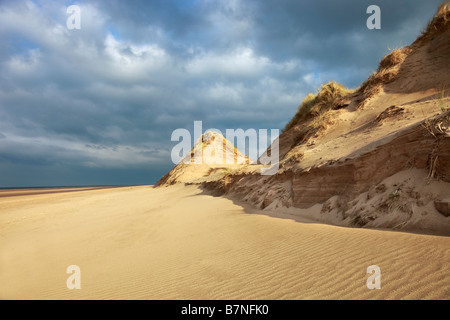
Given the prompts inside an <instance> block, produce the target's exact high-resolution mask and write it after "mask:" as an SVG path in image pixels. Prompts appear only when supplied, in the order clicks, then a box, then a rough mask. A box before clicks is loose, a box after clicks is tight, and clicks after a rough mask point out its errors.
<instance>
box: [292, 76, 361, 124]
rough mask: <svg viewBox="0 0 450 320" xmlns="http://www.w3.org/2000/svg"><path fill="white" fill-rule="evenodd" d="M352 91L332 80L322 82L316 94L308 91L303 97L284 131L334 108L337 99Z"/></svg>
mask: <svg viewBox="0 0 450 320" xmlns="http://www.w3.org/2000/svg"><path fill="white" fill-rule="evenodd" d="M352 92H353V90H351V89H348V88H346V87H345V86H344V85H342V84H340V83H337V82H334V81H331V82H329V83H326V84H323V85H322V86H321V87H320V89H319V90H318V91H317V93H316V94H314V93H309V94H308V95H307V96H306V97H305V99H304V100H303V101H302V103H301V104H300V106H299V107H298V110H297V113H296V114H295V116H294V118H292V120H291V121H289V123H288V124H287V125H286V127H285V128H284V131H287V130H289V129H291V128H292V127H294V126H295V125H296V124H297V123H299V122H300V121H302V120H307V119H312V118H315V117H318V116H320V115H322V114H323V113H324V112H326V111H328V110H331V109H335V107H336V106H337V104H338V102H339V100H341V99H342V98H343V97H345V96H346V95H348V94H350V93H352Z"/></svg>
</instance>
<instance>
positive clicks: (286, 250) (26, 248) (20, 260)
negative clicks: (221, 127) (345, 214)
mask: <svg viewBox="0 0 450 320" xmlns="http://www.w3.org/2000/svg"><path fill="white" fill-rule="evenodd" d="M449 261H450V237H442V236H431V235H420V234H413V233H402V232H393V231H381V230H368V229H350V228H342V227H335V226H331V225H325V224H318V223H307V222H296V221H293V220H291V219H285V218H277V217H270V216H267V215H262V214H257V213H255V212H254V211H251V212H250V211H244V209H243V208H242V207H240V206H237V205H235V204H233V202H232V201H231V200H228V199H225V198H215V197H212V196H208V195H203V194H201V190H199V189H198V188H196V187H194V186H189V187H183V186H174V187H170V188H159V189H153V188H151V187H127V188H118V189H109V190H108V189H105V190H93V191H81V192H71V193H58V194H43V195H29V196H16V197H4V198H0V298H2V299H450V264H449ZM69 265H78V266H79V267H80V268H81V289H80V290H76V289H75V290H69V289H67V287H66V280H67V278H68V277H69V275H68V274H66V268H67V266H69ZM370 265H378V266H379V267H380V269H381V289H380V290H369V289H368V288H367V287H366V281H367V278H368V277H369V275H368V274H366V269H367V267H368V266H370Z"/></svg>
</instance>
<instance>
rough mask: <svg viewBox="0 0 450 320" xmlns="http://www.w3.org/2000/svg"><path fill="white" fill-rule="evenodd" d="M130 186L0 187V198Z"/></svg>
mask: <svg viewBox="0 0 450 320" xmlns="http://www.w3.org/2000/svg"><path fill="white" fill-rule="evenodd" d="M135 186H136V185H130V186H86V187H25V188H20V187H19V188H0V198H5V197H16V196H30V195H40V194H52V193H64V192H77V191H90V190H101V189H112V188H126V187H135Z"/></svg>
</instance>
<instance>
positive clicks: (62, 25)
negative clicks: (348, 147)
mask: <svg viewBox="0 0 450 320" xmlns="http://www.w3.org/2000/svg"><path fill="white" fill-rule="evenodd" d="M439 2H440V1H435V0H433V1H414V0H409V1H408V0H398V1H387V0H385V1H375V0H374V1H366V0H361V1H360V0H355V1H335V0H322V1H301V0H278V1H272V0H258V1H247V0H245V1H240V0H232V1H229V0H223V1H212V0H192V1H187V0H177V1H167V0H152V1H143V0H142V1H139V0H135V1H121V0H108V1H105V0H95V1H80V2H79V3H78V4H79V5H80V7H81V10H82V11H81V18H82V20H81V29H80V30H68V29H67V28H66V19H67V17H68V15H67V13H66V8H67V6H68V5H70V4H72V2H66V3H65V2H59V3H57V2H55V1H50V0H48V1H47V0H35V1H25V0H22V1H3V2H1V3H0V42H1V44H2V45H1V46H0V70H1V72H0V132H1V133H0V167H3V170H0V171H1V172H2V176H1V178H0V185H3V186H5V185H8V183H11V181H15V182H14V183H15V184H16V185H20V181H24V183H25V181H27V182H26V183H27V184H29V183H30V182H29V181H32V178H31V177H34V178H36V179H38V180H39V181H40V182H39V181H37V182H36V184H37V185H42V184H44V183H48V184H52V183H53V184H54V183H55V182H56V181H59V182H58V184H64V183H62V182H61V181H63V180H58V179H52V178H51V177H49V178H48V179H49V180H48V181H47V182H45V181H44V180H45V178H44V177H45V175H46V174H47V175H58V176H60V177H66V178H67V179H69V177H72V178H73V177H74V175H72V174H68V173H66V174H63V173H62V172H63V169H62V168H65V170H70V171H71V170H75V171H77V170H78V171H79V172H85V173H86V172H90V173H92V172H94V171H95V170H98V172H100V171H101V172H102V173H101V174H99V175H98V176H97V177H98V179H99V180H98V181H99V182H97V183H95V182H93V180H92V179H90V178H89V179H88V178H87V177H88V176H89V177H93V176H95V175H89V174H86V175H84V177H85V178H86V180H85V181H86V183H93V184H102V183H103V182H104V183H107V182H111V181H123V183H129V182H125V181H130V179H126V178H124V176H123V172H124V171H123V170H125V169H129V170H139V169H141V170H142V172H143V174H144V172H145V173H146V174H150V176H149V182H148V183H153V182H155V180H156V179H157V178H159V177H160V176H161V175H163V174H164V173H165V172H164V171H166V170H167V169H169V168H170V166H172V165H173V164H171V162H170V150H171V148H172V147H173V145H174V143H173V142H171V141H170V136H171V133H172V131H173V130H174V129H176V128H187V129H189V130H192V127H193V122H194V120H202V121H203V128H204V129H207V128H212V127H214V128H218V129H220V130H223V131H224V130H225V129H226V128H244V129H246V128H282V127H283V126H284V124H285V123H287V122H288V121H289V120H290V118H291V117H292V116H293V114H294V113H295V111H296V108H297V105H298V104H299V103H300V102H301V100H302V99H303V97H304V95H305V94H307V93H308V92H310V91H314V90H315V89H316V88H317V87H318V86H319V85H320V84H321V83H323V82H326V81H330V80H337V81H340V82H342V83H344V84H345V85H347V86H351V87H356V86H357V85H359V84H360V83H361V82H362V81H363V80H364V79H365V78H367V76H368V75H369V74H370V72H371V71H372V70H373V69H375V68H376V67H377V64H378V61H379V60H380V58H381V57H382V56H383V55H385V54H386V53H388V52H389V48H391V49H393V48H396V47H399V46H403V45H407V44H409V43H410V42H412V41H413V40H414V39H415V38H416V36H417V35H418V34H419V33H420V31H421V30H422V29H423V27H424V26H425V24H426V22H427V21H428V20H429V19H430V18H431V16H432V14H433V13H434V12H435V10H436V7H437V5H438V3H439ZM370 4H378V5H379V6H380V7H381V11H382V29H381V30H368V29H367V28H366V19H367V17H368V15H367V14H366V8H367V6H368V5H370ZM15 166H16V167H15ZM35 166H36V167H39V168H40V169H39V170H40V171H41V172H45V173H46V174H32V173H31V171H32V170H33V168H34V167H35ZM6 167H8V170H6V169H4V168H6ZM25 167H26V170H24V171H22V174H20V175H19V174H18V171H20V170H21V169H20V168H25ZM14 168H16V169H14ZM154 168H159V169H158V170H160V171H158V170H156V169H154ZM0 169H2V168H0ZM150 169H151V170H150ZM114 170H117V171H116V172H117V176H116V177H113V178H106V173H108V174H111V175H114ZM121 170H122V171H121ZM119 171H120V173H119ZM23 172H28V173H29V177H30V178H28V179H25V178H24V174H23ZM130 172H131V171H130ZM133 172H138V171H133ZM16 174H17V176H18V177H20V179H22V180H20V179H19V180H18V181H19V182H17V181H16V179H15V178H14V176H15V175H16ZM81 176H83V175H82V174H80V175H79V176H78V178H77V179H78V180H76V181H81V180H79V179H80V177H81ZM130 176H132V174H130ZM2 179H3V180H2ZM61 179H64V178H61ZM138 180H139V179H138ZM138 180H136V181H138ZM74 181H75V180H74ZM102 181H103V182H102ZM139 181H141V180H139ZM77 183H78V182H77ZM66 184H70V180H68V182H67V183H66Z"/></svg>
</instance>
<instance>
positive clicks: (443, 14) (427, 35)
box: [417, 1, 450, 42]
mask: <svg viewBox="0 0 450 320" xmlns="http://www.w3.org/2000/svg"><path fill="white" fill-rule="evenodd" d="M448 30H450V2H448V1H446V2H443V3H441V5H440V6H439V8H438V10H437V12H436V14H435V15H434V17H433V19H431V20H430V22H428V25H427V27H426V28H425V30H424V31H422V35H421V36H420V37H419V38H418V39H417V41H419V42H420V41H424V40H430V39H432V38H433V37H435V36H437V35H439V34H441V33H443V32H445V31H448Z"/></svg>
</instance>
